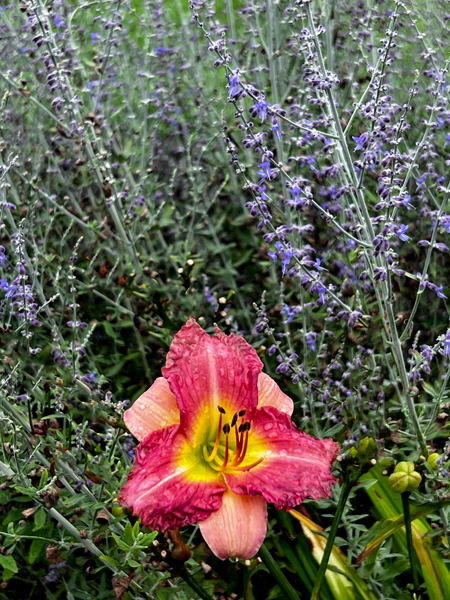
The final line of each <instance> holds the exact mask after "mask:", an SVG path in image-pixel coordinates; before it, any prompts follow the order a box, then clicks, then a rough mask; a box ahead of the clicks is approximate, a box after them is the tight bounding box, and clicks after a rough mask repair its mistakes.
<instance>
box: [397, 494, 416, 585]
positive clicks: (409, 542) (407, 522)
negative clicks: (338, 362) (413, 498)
mask: <svg viewBox="0 0 450 600" xmlns="http://www.w3.org/2000/svg"><path fill="white" fill-rule="evenodd" d="M401 496H402V505H403V515H404V517H405V530H406V544H407V546H408V556H409V564H410V567H411V572H412V576H413V583H414V592H415V593H418V592H419V578H418V576H417V570H416V562H415V557H414V546H413V540H412V531H411V514H410V512H409V496H410V494H409V492H403V494H402V495H401Z"/></svg>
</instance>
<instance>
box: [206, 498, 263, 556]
mask: <svg viewBox="0 0 450 600" xmlns="http://www.w3.org/2000/svg"><path fill="white" fill-rule="evenodd" d="M266 529H267V502H266V501H265V500H264V499H263V498H262V497H261V496H254V497H250V496H238V495H237V494H234V493H233V492H232V491H231V490H228V491H226V492H225V494H224V495H223V497H222V506H221V507H220V508H219V510H218V511H217V512H215V513H213V514H212V515H211V516H210V517H209V518H208V519H206V521H203V522H202V523H200V531H201V532H202V535H203V537H204V538H205V540H206V543H207V544H208V546H209V547H210V548H211V550H212V551H213V552H214V554H215V555H216V556H217V557H218V558H220V559H222V560H225V559H226V558H230V557H232V556H235V557H236V558H241V559H246V558H251V557H252V556H254V555H255V554H256V553H257V552H258V550H259V548H260V547H261V544H262V543H263V542H264V538H265V537H266Z"/></svg>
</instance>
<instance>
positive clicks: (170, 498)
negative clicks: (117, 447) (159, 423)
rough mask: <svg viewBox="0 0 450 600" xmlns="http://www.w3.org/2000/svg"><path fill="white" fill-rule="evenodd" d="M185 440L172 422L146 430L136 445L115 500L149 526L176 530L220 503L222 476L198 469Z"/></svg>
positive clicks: (202, 517) (206, 513)
mask: <svg viewBox="0 0 450 600" xmlns="http://www.w3.org/2000/svg"><path fill="white" fill-rule="evenodd" d="M187 444H188V442H187V439H186V437H185V436H184V434H183V433H182V431H181V430H180V426H179V425H172V426H170V427H166V428H164V429H160V430H159V431H154V432H153V433H150V434H149V435H148V436H147V437H146V438H145V440H144V441H143V442H142V443H141V444H139V446H138V447H137V449H136V459H135V464H134V467H133V470H132V471H131V473H130V474H129V475H128V482H127V483H126V484H125V485H124V487H123V488H122V490H121V492H120V495H119V502H120V503H121V504H123V505H124V506H125V507H127V508H129V509H131V510H132V511H133V514H134V515H137V516H139V517H141V520H142V524H143V525H145V526H146V527H148V528H149V529H156V530H158V531H165V530H167V529H180V528H181V527H184V526H185V525H190V524H191V523H197V522H199V521H204V520H205V519H207V518H208V517H209V515H210V514H211V513H212V512H214V511H216V510H217V509H218V508H220V506H221V504H222V496H223V493H224V492H225V490H226V486H225V484H224V482H223V480H222V478H221V477H220V476H219V475H218V474H217V473H214V472H212V470H211V469H209V470H208V471H211V473H208V472H206V467H205V472H202V470H201V469H202V467H201V466H200V467H199V465H198V464H196V458H195V455H194V454H193V453H192V452H189V450H188V451H186V448H188V446H187ZM194 467H195V473H194Z"/></svg>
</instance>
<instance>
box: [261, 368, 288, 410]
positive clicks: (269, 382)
mask: <svg viewBox="0 0 450 600" xmlns="http://www.w3.org/2000/svg"><path fill="white" fill-rule="evenodd" d="M263 406H273V407H274V408H277V409H278V410H280V411H281V412H284V413H286V414H287V415H289V416H291V415H292V413H293V412H294V403H293V402H292V400H291V399H290V398H289V396H286V394H285V393H284V392H282V391H281V390H280V388H279V387H278V385H277V384H276V383H275V381H274V380H273V379H272V377H269V375H267V374H266V373H260V374H259V377H258V408H262V407H263Z"/></svg>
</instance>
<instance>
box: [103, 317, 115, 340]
mask: <svg viewBox="0 0 450 600" xmlns="http://www.w3.org/2000/svg"><path fill="white" fill-rule="evenodd" d="M102 325H103V329H104V330H105V333H106V335H107V336H109V337H110V338H113V339H115V338H116V334H115V333H114V329H113V327H112V325H111V323H109V321H103V322H102Z"/></svg>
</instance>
